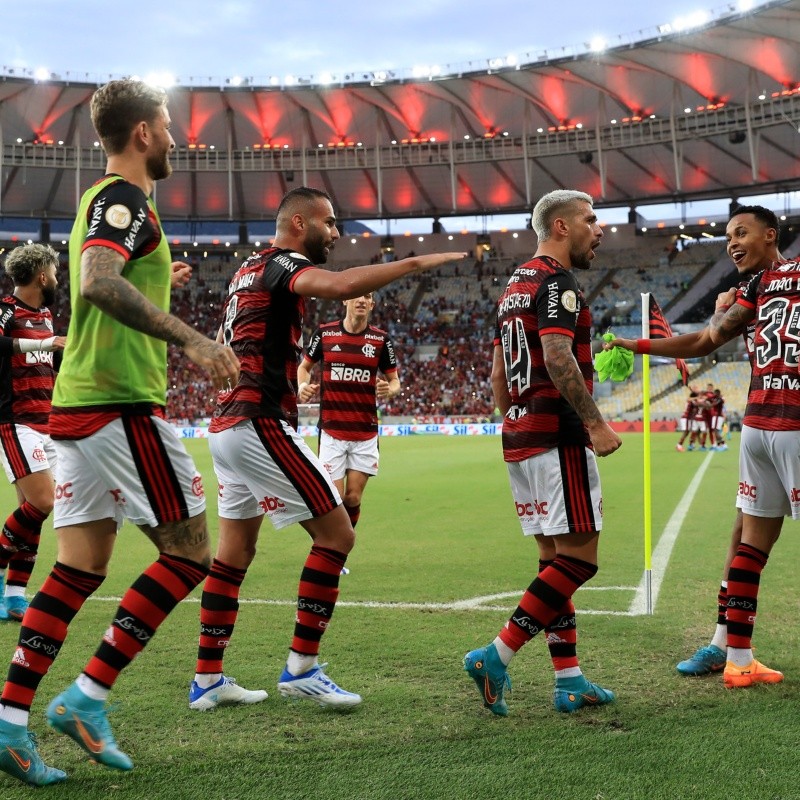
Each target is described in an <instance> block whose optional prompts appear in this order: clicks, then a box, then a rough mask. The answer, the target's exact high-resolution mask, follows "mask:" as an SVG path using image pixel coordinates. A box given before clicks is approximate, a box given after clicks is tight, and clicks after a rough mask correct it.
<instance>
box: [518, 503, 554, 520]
mask: <svg viewBox="0 0 800 800" xmlns="http://www.w3.org/2000/svg"><path fill="white" fill-rule="evenodd" d="M549 504H550V503H549V501H548V500H544V501H541V502H540V501H539V500H534V501H533V502H531V503H518V502H516V501H514V505H515V506H516V507H517V516H518V517H532V516H534V515H536V516H539V517H546V516H547V515H548V513H549V512H548V511H547V506H548V505H549Z"/></svg>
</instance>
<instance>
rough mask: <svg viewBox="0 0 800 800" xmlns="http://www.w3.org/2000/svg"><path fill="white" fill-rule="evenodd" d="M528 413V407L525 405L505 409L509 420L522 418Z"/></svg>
mask: <svg viewBox="0 0 800 800" xmlns="http://www.w3.org/2000/svg"><path fill="white" fill-rule="evenodd" d="M527 413H528V409H527V408H526V407H525V406H511V408H509V409H508V411H506V417H508V419H510V420H518V419H522V418H523V417H524V416H526V415H527Z"/></svg>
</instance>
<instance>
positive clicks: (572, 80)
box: [0, 0, 800, 220]
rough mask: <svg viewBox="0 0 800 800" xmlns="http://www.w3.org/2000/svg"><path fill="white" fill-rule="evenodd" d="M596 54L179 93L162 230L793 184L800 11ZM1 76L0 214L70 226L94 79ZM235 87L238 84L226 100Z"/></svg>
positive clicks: (95, 152) (93, 149)
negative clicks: (564, 193)
mask: <svg viewBox="0 0 800 800" xmlns="http://www.w3.org/2000/svg"><path fill="white" fill-rule="evenodd" d="M735 9H736V7H735V6H734V5H731V6H730V13H727V14H723V15H722V16H720V17H718V18H717V19H715V20H714V21H713V22H711V23H709V24H706V25H704V26H701V27H697V28H694V29H692V30H691V31H686V32H680V33H677V32H674V31H671V30H670V29H669V27H668V26H664V28H663V30H662V31H660V32H659V33H658V35H656V36H653V37H652V38H649V39H646V40H643V41H638V42H632V43H626V44H623V45H618V46H616V47H611V48H610V49H606V50H603V51H596V52H595V51H592V50H590V49H588V48H587V51H586V52H585V53H580V54H577V53H574V52H570V53H569V54H566V50H565V51H564V54H554V53H541V54H532V62H531V63H527V64H515V63H508V62H507V61H503V60H492V61H490V62H487V63H486V65H485V67H484V68H482V69H480V70H478V69H477V68H476V69H473V70H471V71H466V72H459V73H454V74H447V72H446V71H444V70H437V69H434V70H430V71H429V72H428V74H426V75H422V76H418V77H416V78H412V77H406V76H405V75H400V77H397V76H395V75H393V74H392V73H383V72H375V73H359V74H356V75H353V74H351V75H347V76H341V78H340V79H339V80H340V82H339V83H338V84H331V85H319V84H317V83H314V82H312V79H310V78H309V79H302V78H301V79H297V80H296V81H293V84H294V85H287V84H286V81H285V80H282V81H280V82H277V85H274V86H273V85H271V83H268V85H265V86H257V85H254V83H252V82H251V81H250V80H248V79H243V80H241V81H231V82H229V83H227V84H226V85H224V86H199V85H180V86H175V87H172V88H171V89H170V90H169V94H170V105H169V109H170V114H171V117H172V122H173V124H172V132H173V135H174V137H175V140H176V143H177V145H178V147H177V150H176V153H175V155H174V158H173V166H174V169H175V171H174V173H173V177H172V178H170V180H169V181H166V182H163V183H161V184H159V185H158V188H157V202H158V206H159V210H160V212H161V215H162V217H164V218H167V219H193V220H212V219H217V220H223V219H225V220H259V219H269V218H272V217H273V216H274V213H275V209H276V208H277V204H278V202H279V200H280V198H281V197H282V195H283V194H284V192H285V191H287V190H288V189H291V188H293V187H295V186H300V185H303V184H307V185H311V186H318V187H321V188H325V189H326V190H327V191H328V192H329V193H330V194H331V196H332V197H333V198H334V205H335V207H336V209H337V212H338V214H339V216H340V217H341V218H343V219H348V218H350V219H373V218H401V217H412V216H413V217H421V216H429V217H447V216H449V215H473V214H489V213H492V214H494V213H505V212H515V211H522V210H527V209H529V208H530V206H531V204H532V202H534V201H535V200H536V198H537V197H539V196H540V195H541V194H543V193H544V192H547V191H550V190H551V189H554V188H559V187H569V188H578V189H582V190H584V191H587V192H589V193H590V194H592V195H593V196H594V197H595V199H596V202H597V204H598V206H601V207H602V206H625V205H629V206H631V207H635V206H641V205H644V204H648V203H656V202H673V201H676V200H678V201H679V200H688V199H692V200H695V199H709V198H729V197H736V196H742V195H748V196H749V195H753V194H759V193H773V192H777V193H780V192H789V191H794V190H797V189H798V187H800V159H798V149H799V148H798V144H800V133H799V130H800V0H788V2H772V3H767V4H765V5H762V6H760V7H759V8H758V9H757V10H756V11H754V12H739V11H737V10H735ZM11 73H12V70H10V69H6V70H5V74H0V140H1V141H2V163H0V169H1V170H2V177H1V179H0V215H2V216H5V217H15V216H25V217H35V218H40V217H49V218H59V217H70V216H72V215H73V214H74V212H75V209H76V207H77V200H78V197H79V195H80V192H81V191H82V189H83V188H85V187H86V186H87V185H89V183H91V182H92V181H93V180H95V179H96V178H98V177H99V176H100V175H102V173H103V171H104V167H105V158H104V156H103V153H102V151H101V149H100V148H99V146H97V145H96V144H95V134H94V132H93V129H92V125H91V120H90V119H89V112H88V102H89V98H90V97H91V94H92V92H93V91H94V89H95V88H96V86H97V83H96V82H90V81H88V80H84V81H75V80H71V79H70V80H65V79H63V78H62V77H60V76H48V78H47V79H35V78H34V79H30V78H21V77H19V76H17V75H14V74H11ZM234 84H238V85H234Z"/></svg>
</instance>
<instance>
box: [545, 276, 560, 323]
mask: <svg viewBox="0 0 800 800" xmlns="http://www.w3.org/2000/svg"><path fill="white" fill-rule="evenodd" d="M557 318H558V284H557V283H548V284H547V319H557Z"/></svg>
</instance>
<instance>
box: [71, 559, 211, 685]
mask: <svg viewBox="0 0 800 800" xmlns="http://www.w3.org/2000/svg"><path fill="white" fill-rule="evenodd" d="M207 573H208V569H207V568H206V567H204V566H203V565H202V564H198V563H197V562H196V561H190V560H189V559H187V558H181V557H180V556H173V555H168V554H167V553H161V555H160V556H159V558H158V561H156V562H154V563H153V564H151V565H150V566H149V567H148V568H147V569H146V570H145V571H144V572H143V573H142V574H141V575H140V576H139V577H138V578H137V579H136V580H135V581H134V583H133V585H132V586H131V588H130V589H128V591H127V592H125V594H124V596H123V598H122V602H121V603H120V605H119V608H118V609H117V613H116V616H115V617H114V620H113V622H112V623H111V626H110V627H109V629H108V630H107V631H106V633H105V636H104V637H103V641H102V642H101V643H100V647H98V648H97V652H96V653H95V654H94V656H93V657H92V659H91V660H90V661H89V663H88V664H87V665H86V668H85V669H84V670H83V672H84V674H85V675H87V676H88V677H89V678H91V679H92V680H93V681H95V682H96V683H99V684H100V685H101V686H104V687H105V688H106V689H110V688H111V687H112V686H113V685H114V681H116V679H117V678H118V677H119V674H120V672H122V670H123V669H125V667H127V666H128V664H130V663H131V661H133V659H134V657H135V656H136V655H138V654H139V653H140V652H141V651H142V650H143V649H144V647H145V645H146V644H147V643H148V642H149V641H150V639H152V638H153V634H155V632H156V630H157V629H158V626H159V625H160V624H161V623H162V622H163V621H164V620H165V619H166V617H167V615H168V614H169V613H170V611H172V609H173V608H175V606H176V605H178V603H180V601H181V600H183V598H184V597H186V596H187V595H188V594H189V592H191V591H192V589H194V588H195V586H198V585H199V584H200V582H201V581H202V580H203V578H204V577H205V576H206V574H207Z"/></svg>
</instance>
